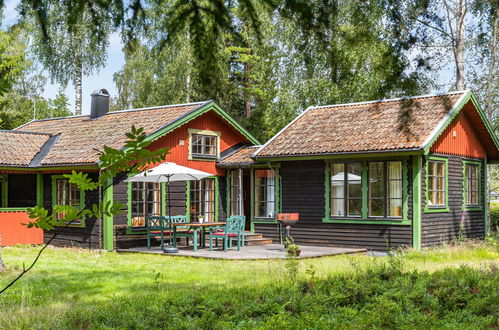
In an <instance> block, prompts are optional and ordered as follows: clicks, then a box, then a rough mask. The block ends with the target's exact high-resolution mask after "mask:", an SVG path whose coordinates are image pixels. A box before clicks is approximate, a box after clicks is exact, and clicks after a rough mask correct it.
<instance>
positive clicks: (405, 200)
mask: <svg viewBox="0 0 499 330" xmlns="http://www.w3.org/2000/svg"><path fill="white" fill-rule="evenodd" d="M408 176H409V170H408V169H407V159H404V160H403V161H402V219H407V220H409V184H408Z"/></svg>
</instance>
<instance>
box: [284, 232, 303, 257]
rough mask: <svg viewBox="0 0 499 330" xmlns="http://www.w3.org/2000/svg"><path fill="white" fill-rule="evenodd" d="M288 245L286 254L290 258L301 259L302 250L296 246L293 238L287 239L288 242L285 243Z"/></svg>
mask: <svg viewBox="0 0 499 330" xmlns="http://www.w3.org/2000/svg"><path fill="white" fill-rule="evenodd" d="M284 244H285V245H286V254H287V255H288V257H299V256H300V253H301V250H300V246H299V245H297V244H295V241H294V239H293V237H291V236H288V237H286V241H285V243H284Z"/></svg>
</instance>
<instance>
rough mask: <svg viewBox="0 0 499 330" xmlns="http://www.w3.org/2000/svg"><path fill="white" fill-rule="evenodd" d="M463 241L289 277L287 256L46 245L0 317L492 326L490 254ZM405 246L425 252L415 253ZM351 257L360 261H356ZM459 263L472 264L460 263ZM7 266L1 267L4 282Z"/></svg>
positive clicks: (220, 324)
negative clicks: (455, 247) (454, 252)
mask: <svg viewBox="0 0 499 330" xmlns="http://www.w3.org/2000/svg"><path fill="white" fill-rule="evenodd" d="M484 248H485V247H484V246H483V245H481V246H480V247H479V249H484ZM459 249H460V250H459V251H460V253H461V255H463V256H469V255H474V257H473V258H472V259H470V260H468V259H467V258H459V257H458V256H455V257H454V258H452V260H449V258H448V257H444V258H442V259H440V254H444V255H445V254H447V253H449V252H450V251H449V250H448V249H439V250H435V251H425V252H424V254H425V255H426V256H427V259H426V260H424V259H422V258H421V259H420V260H419V261H417V262H416V263H413V254H410V255H401V257H400V258H402V259H403V263H404V266H403V267H400V265H399V263H398V262H395V263H393V262H390V260H388V259H387V258H372V257H367V256H365V255H348V256H346V255H344V256H335V257H329V258H315V259H308V260H302V261H301V263H302V264H303V265H304V266H305V267H304V269H303V272H302V271H300V272H299V273H298V275H297V276H296V278H295V280H296V283H295V284H293V285H290V282H289V281H288V279H287V277H288V274H287V273H286V272H283V267H284V265H285V264H286V263H287V261H285V260H265V261H258V260H251V261H238V262H227V261H223V260H222V261H220V260H206V259H194V258H165V257H164V256H161V255H150V254H149V255H147V254H128V253H127V254H116V253H105V254H103V255H102V256H99V254H98V253H97V252H92V251H88V250H79V249H49V250H48V251H47V253H48V255H47V258H45V260H44V262H43V264H40V266H39V267H38V268H36V269H35V270H34V271H33V273H31V274H30V276H29V277H28V278H27V279H26V281H23V282H21V283H19V284H17V285H16V286H15V287H14V288H13V290H12V291H11V292H10V293H9V294H8V295H5V296H4V297H3V299H2V300H1V301H0V325H1V326H2V327H4V328H32V327H39V328H86V329H88V328H164V327H165V324H168V326H169V327H171V328H181V329H205V328H211V329H212V328H220V329H229V328H230V329H232V328H258V329H337V328H345V329H372V328H377V329H385V328H389V329H422V328H426V329H440V328H446V329H463V328H470V329H471V328H472V329H477V328H479V329H482V328H483V329H486V328H494V327H496V326H497V306H498V304H499V293H498V291H497V281H498V280H499V272H498V271H497V270H498V269H497V254H493V253H492V252H489V255H488V256H481V252H480V253H477V254H475V252H476V251H478V250H477V246H474V247H466V248H465V247H460V248H459ZM32 253H33V249H32V248H26V247H10V248H6V249H4V258H5V260H6V263H7V264H8V265H10V267H22V263H23V260H24V258H26V257H31V255H30V254H32ZM411 253H412V252H411ZM413 253H414V254H415V255H418V256H419V257H422V253H417V252H413ZM491 253H492V254H491ZM434 257H435V258H434ZM432 259H438V261H436V262H435V263H434V265H435V267H436V269H433V271H427V270H426V269H427V268H426V267H427V266H428V265H429V264H430V263H431V261H430V260H432ZM96 260H98V262H96ZM352 262H355V263H357V264H358V265H359V267H358V268H355V269H353V268H352V266H351V264H352ZM463 263H466V264H468V265H473V267H471V266H459V264H463ZM14 270H15V269H14ZM14 270H13V269H9V270H8V271H7V272H3V273H0V283H2V282H3V281H7V280H8V279H9V278H10V277H11V276H12V275H13V271H14ZM200 270H203V271H200ZM307 270H310V271H307ZM215 273H216V274H217V276H213V274H215ZM14 274H15V273H14ZM68 274H71V276H68ZM96 274H97V275H98V276H96ZM21 305H22V306H23V309H20V308H19V306H21Z"/></svg>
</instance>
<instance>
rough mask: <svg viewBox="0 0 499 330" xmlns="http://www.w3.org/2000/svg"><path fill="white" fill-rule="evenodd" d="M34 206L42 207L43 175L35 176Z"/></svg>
mask: <svg viewBox="0 0 499 330" xmlns="http://www.w3.org/2000/svg"><path fill="white" fill-rule="evenodd" d="M36 205H37V206H38V207H43V174H42V173H37V174H36Z"/></svg>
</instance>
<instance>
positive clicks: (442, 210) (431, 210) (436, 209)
mask: <svg viewBox="0 0 499 330" xmlns="http://www.w3.org/2000/svg"><path fill="white" fill-rule="evenodd" d="M432 160H433V161H437V162H444V163H445V204H444V206H438V207H429V206H428V163H429V162H430V161H432ZM446 212H449V159H448V158H445V157H437V156H429V157H427V158H426V164H425V208H424V213H446Z"/></svg>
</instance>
